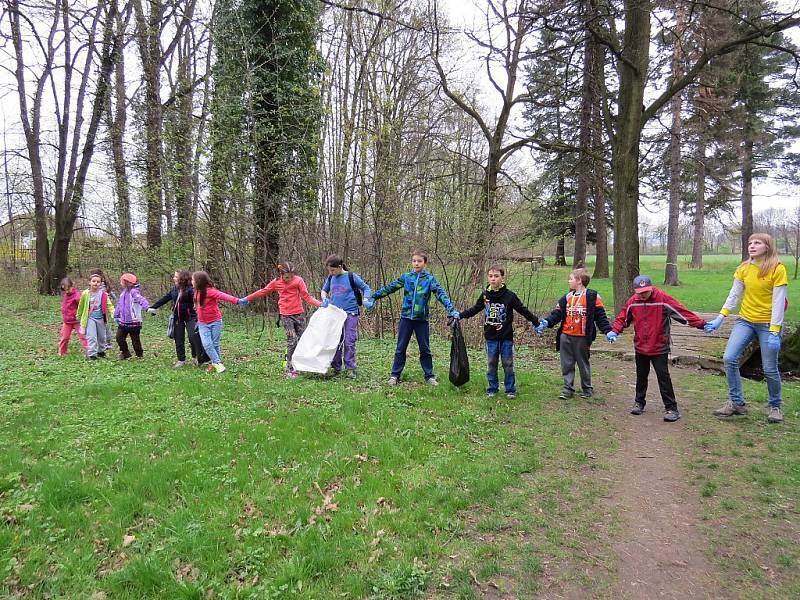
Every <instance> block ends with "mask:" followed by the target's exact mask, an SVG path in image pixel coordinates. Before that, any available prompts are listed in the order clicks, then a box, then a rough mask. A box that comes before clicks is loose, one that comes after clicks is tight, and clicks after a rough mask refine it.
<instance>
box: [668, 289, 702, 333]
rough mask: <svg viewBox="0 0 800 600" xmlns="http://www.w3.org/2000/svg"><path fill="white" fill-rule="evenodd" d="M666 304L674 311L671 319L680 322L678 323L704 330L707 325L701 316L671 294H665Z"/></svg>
mask: <svg viewBox="0 0 800 600" xmlns="http://www.w3.org/2000/svg"><path fill="white" fill-rule="evenodd" d="M664 303H665V304H667V305H668V306H669V307H670V308H671V309H672V310H673V312H672V314H670V318H671V319H673V320H675V321H678V323H685V324H687V325H688V326H689V327H694V328H696V329H702V328H703V326H704V325H705V324H706V321H705V320H704V319H703V318H702V317H701V316H700V315H698V314H697V313H695V312H692V311H690V310H689V309H688V308H686V307H685V306H684V305H683V304H681V303H680V302H678V301H677V300H676V299H675V298H673V297H672V296H670V295H669V294H664Z"/></svg>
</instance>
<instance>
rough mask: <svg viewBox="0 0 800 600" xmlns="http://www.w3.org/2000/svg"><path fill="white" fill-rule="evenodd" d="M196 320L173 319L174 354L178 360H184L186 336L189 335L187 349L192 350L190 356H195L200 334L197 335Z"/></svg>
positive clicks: (198, 346)
mask: <svg viewBox="0 0 800 600" xmlns="http://www.w3.org/2000/svg"><path fill="white" fill-rule="evenodd" d="M196 329H197V321H194V320H192V321H175V328H174V330H173V331H174V334H173V335H174V337H175V354H177V355H178V360H180V361H185V360H186V337H187V336H188V337H189V349H190V350H191V351H192V358H197V354H198V348H200V336H199V335H197V331H196Z"/></svg>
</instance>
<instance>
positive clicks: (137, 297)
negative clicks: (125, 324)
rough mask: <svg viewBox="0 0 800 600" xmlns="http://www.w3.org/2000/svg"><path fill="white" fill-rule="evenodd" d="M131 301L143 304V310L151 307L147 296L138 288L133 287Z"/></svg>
mask: <svg viewBox="0 0 800 600" xmlns="http://www.w3.org/2000/svg"><path fill="white" fill-rule="evenodd" d="M131 301H132V302H136V304H138V305H139V306H141V307H142V310H147V309H148V308H150V303H149V302H148V301H147V298H145V297H144V296H143V295H142V292H140V291H139V290H138V289H137V288H133V290H132V291H131Z"/></svg>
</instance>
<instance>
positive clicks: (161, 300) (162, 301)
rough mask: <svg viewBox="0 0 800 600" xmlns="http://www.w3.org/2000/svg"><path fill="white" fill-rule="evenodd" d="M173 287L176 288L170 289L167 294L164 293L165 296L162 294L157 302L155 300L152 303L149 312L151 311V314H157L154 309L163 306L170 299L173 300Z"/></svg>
mask: <svg viewBox="0 0 800 600" xmlns="http://www.w3.org/2000/svg"><path fill="white" fill-rule="evenodd" d="M173 289H174V288H172V289H170V290H169V291H168V292H167V293H166V294H164V295H163V296H161V298H159V299H158V300H156V301H155V302H153V303H152V304H151V305H150V308H149V309H148V312H150V313H151V314H155V313H154V312H153V311H154V310H156V309H158V308H161V307H162V306H164V305H165V304H166V303H167V302H169V301H170V300H172V290H173Z"/></svg>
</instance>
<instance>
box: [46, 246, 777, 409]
mask: <svg viewBox="0 0 800 600" xmlns="http://www.w3.org/2000/svg"><path fill="white" fill-rule="evenodd" d="M748 252H749V256H750V258H749V259H748V260H746V261H744V262H743V263H742V264H741V265H740V266H739V267H738V268H737V270H736V272H735V273H734V285H733V288H732V289H731V292H730V294H729V296H728V298H727V300H726V301H725V303H724V305H723V308H722V310H721V311H720V315H719V316H718V317H717V318H716V319H714V320H713V321H710V322H706V321H705V320H704V319H702V318H701V317H700V316H699V315H697V314H696V313H694V312H692V311H690V310H688V309H687V308H686V307H684V306H683V305H682V304H681V303H680V302H678V301H677V300H676V299H674V298H672V297H671V296H670V295H668V294H666V293H665V292H664V291H662V290H660V289H658V288H656V287H655V286H653V284H652V281H651V280H650V278H649V277H647V276H644V275H640V276H638V277H636V278H635V279H634V281H633V287H634V294H633V295H632V296H631V297H630V298H629V299H628V300H627V302H625V304H624V306H623V307H622V309H621V310H620V312H619V314H617V316H616V318H615V319H614V321H613V322H610V321H609V319H608V317H607V315H606V312H605V307H604V305H603V301H602V299H601V297H600V295H599V294H598V293H597V291H596V290H592V289H589V288H588V287H587V286H588V284H589V281H590V277H589V274H588V273H587V272H586V271H585V270H584V269H576V270H574V271H572V272H571V273H570V275H569V279H568V285H569V292H568V293H566V294H565V295H564V296H562V297H561V298H560V299H559V300H558V302H557V303H556V305H555V307H554V308H553V310H552V312H550V314H548V315H547V316H546V317H544V318H541V319H540V318H539V317H537V316H536V315H535V314H533V313H532V312H531V311H530V310H528V309H527V308H526V307H525V306H524V304H523V303H522V302H521V300H520V299H519V298H518V297H517V295H516V294H514V292H512V291H511V290H509V289H508V288H507V287H506V285H505V271H504V269H503V268H502V267H501V266H498V265H493V266H491V267H489V269H488V272H487V278H488V285H487V287H486V288H485V289H484V290H483V291H482V292H481V294H480V296H479V297H478V298H477V300H476V302H475V304H474V305H473V306H471V307H469V308H467V309H465V310H463V311H461V312H459V311H457V310H456V308H455V307H454V306H453V303H452V301H451V300H450V298H449V297H448V295H447V293H446V292H445V290H444V289H443V288H442V286H441V285H440V284H439V282H438V281H437V279H436V277H434V276H433V275H432V274H431V273H430V272H429V271H427V270H426V267H427V263H428V257H427V255H426V254H425V253H424V252H421V251H415V252H414V253H413V254H412V257H411V267H412V269H411V270H410V271H408V272H406V273H403V274H402V275H400V276H399V277H398V278H397V279H395V280H394V281H392V282H390V283H388V284H387V285H385V286H383V287H381V288H379V289H378V290H376V291H375V292H372V291H371V289H370V287H369V286H368V285H367V284H366V283H365V282H364V280H363V279H362V278H361V277H359V276H358V275H357V274H355V273H353V272H351V271H349V270H348V269H347V267H346V265H345V264H344V262H343V260H342V258H341V257H339V256H336V255H331V256H329V257H328V259H327V261H326V268H327V270H328V277H327V278H326V280H325V283H324V285H323V286H322V290H321V297H322V300H321V301H320V300H317V299H316V298H314V297H313V296H312V295H311V294H310V293H309V291H308V288H307V287H306V284H305V282H304V281H303V279H302V277H300V276H299V275H298V274H297V273H296V272H295V269H294V267H293V266H292V265H291V264H290V263H288V262H282V263H280V264H278V276H277V277H276V278H275V279H273V280H272V281H270V282H269V283H268V284H267V285H266V286H265V287H264V288H262V289H260V290H257V291H255V292H253V293H252V294H249V295H248V296H245V297H244V298H237V297H235V296H231V295H229V294H226V293H224V292H222V291H220V290H218V289H216V288H215V287H214V285H213V283H212V281H211V279H210V277H209V275H208V274H207V273H205V272H204V271H196V272H194V273H190V272H189V271H183V270H180V271H176V272H175V275H174V277H173V283H174V286H173V287H172V289H170V291H169V292H167V293H166V294H165V295H164V296H163V297H162V298H160V299H159V300H158V301H157V302H155V303H153V304H152V306H151V305H150V304H149V303H148V301H147V299H146V298H145V297H144V296H143V295H142V294H141V292H140V290H139V284H138V281H137V278H136V276H135V275H133V274H132V273H125V274H123V275H122V276H121V277H120V286H121V288H122V289H121V292H120V294H119V296H118V297H117V298H112V296H111V292H110V290H109V289H108V283H107V281H106V280H105V277H104V275H103V273H102V272H101V271H95V272H93V273H92V274H91V276H90V279H89V288H88V289H86V290H84V291H83V292H82V293H80V292H78V291H77V290H76V289H75V287H74V285H73V282H72V281H71V280H70V279H69V278H65V279H64V280H63V281H62V285H61V288H62V290H63V293H64V296H63V303H62V309H61V311H62V316H63V322H64V324H63V327H62V329H61V339H60V341H59V354H61V355H63V354H64V353H65V352H66V350H67V345H68V342H69V338H70V336H71V335H72V332H73V331H76V332H77V333H78V336H79V338H80V341H81V344H82V345H83V348H84V350H85V352H86V355H87V357H88V358H89V359H90V360H96V359H97V358H98V357H103V356H105V353H106V351H107V350H108V349H109V348H110V343H109V340H110V329H109V327H108V324H109V319H110V318H113V320H114V321H115V322H116V323H117V335H116V340H117V344H118V345H119V349H120V355H119V356H120V359H128V358H131V356H132V355H131V353H130V350H129V348H128V344H127V338H128V337H130V339H131V344H132V346H133V351H134V353H135V355H136V356H137V357H139V358H141V357H142V355H143V351H142V345H141V341H140V332H141V328H142V315H143V313H144V312H149V313H151V314H156V310H157V309H158V308H159V307H161V306H163V305H165V304H167V303H168V302H172V312H171V317H170V332H171V336H170V337H173V338H174V340H175V350H176V354H177V361H176V363H175V365H174V366H175V367H183V366H184V365H185V364H186V352H185V347H184V345H185V340H186V339H187V338H188V340H189V343H190V347H191V354H192V357H193V359H194V360H195V362H197V363H202V362H204V361H205V359H206V356H207V359H208V361H209V362H210V364H209V366H208V369H209V370H213V371H216V372H218V373H221V372H223V371H225V366H224V364H223V363H222V358H221V355H220V338H221V334H222V313H221V311H220V309H219V302H220V301H224V302H229V303H231V304H240V305H245V306H246V305H248V304H250V302H252V301H253V300H255V299H257V298H260V297H262V296H266V295H268V294H272V293H277V294H278V311H279V314H280V321H281V323H282V325H283V327H284V329H285V330H286V338H287V353H286V373H287V376H288V377H290V378H294V377H296V376H297V374H296V372H295V370H294V368H293V365H292V354H293V352H294V349H295V347H296V346H297V342H298V340H299V339H300V336H301V335H302V334H303V331H304V329H305V316H304V312H305V311H304V307H303V301H305V302H306V303H308V304H310V305H312V306H314V307H322V308H325V307H327V306H328V305H333V306H336V307H338V308H340V309H342V310H343V311H345V313H347V318H346V321H345V324H344V328H343V332H342V338H341V341H340V344H339V348H338V350H337V352H336V355H335V356H334V358H333V361H332V364H331V367H332V368H333V370H334V372H335V373H337V374H338V373H340V372H342V371H345V372H346V373H347V376H348V377H350V378H356V377H357V364H356V340H357V339H358V321H359V315H360V310H359V307H360V306H361V305H363V306H364V307H365V308H366V309H367V310H372V309H373V307H374V305H375V302H376V301H377V300H380V299H381V298H384V297H386V296H388V295H390V294H392V293H394V292H396V291H398V290H401V289H402V290H403V302H402V309H401V314H400V322H399V326H398V333H397V346H396V350H395V355H394V361H393V364H392V370H391V374H390V376H389V379H388V384H389V385H397V384H398V383H399V382H400V380H401V377H402V373H403V369H404V367H405V363H406V350H407V348H408V344H409V343H410V341H411V337H412V335H413V336H414V337H416V339H417V345H418V346H419V360H420V365H421V366H422V370H423V374H424V377H425V381H426V383H427V384H429V385H438V381H437V379H436V376H435V375H434V372H433V355H432V353H431V349H430V330H429V323H428V318H429V312H430V301H431V296H435V297H436V299H437V300H438V301H439V302H440V303H441V304H442V306H443V307H444V308H445V310H446V311H447V313H448V315H449V316H450V317H451V318H452V319H453V320H458V319H468V318H471V317H473V316H475V315H477V314H479V313H482V314H483V319H484V321H483V328H484V338H485V342H486V353H487V364H488V368H487V382H488V385H487V388H486V394H487V396H495V395H497V394H498V393H499V380H498V367H499V365H500V364H501V363H502V366H503V371H504V381H503V383H504V391H505V394H506V397H507V398H509V399H513V398H515V397H516V395H517V388H516V378H515V373H514V329H513V320H514V312H517V313H519V314H520V315H522V316H523V317H524V318H525V319H526V320H528V321H529V322H530V323H531V325H532V328H533V330H534V331H535V332H536V333H537V334H541V333H543V332H544V330H545V329H547V328H552V327H556V326H557V327H558V330H557V334H556V349H557V350H558V351H559V353H560V359H561V372H562V376H563V381H564V386H563V389H562V392H561V396H560V397H561V398H563V399H570V398H572V397H573V396H574V394H575V393H576V389H575V387H576V386H575V370H576V367H577V369H578V371H579V372H580V377H581V386H580V392H579V395H580V397H581V398H585V399H586V398H591V397H592V395H593V387H592V376H591V367H590V361H589V351H590V347H591V345H592V342H593V341H594V340H595V338H596V337H597V331H598V330H600V332H602V333H603V334H604V335H605V336H606V339H607V340H608V342H610V343H613V342H614V341H616V339H617V337H618V336H619V335H620V334H621V333H622V332H623V330H624V329H625V328H627V327H628V326H630V325H633V327H634V337H633V346H634V350H635V364H636V393H635V397H634V402H633V406H632V408H631V411H630V412H631V414H634V415H640V414H642V413H643V412H644V410H645V405H646V395H647V387H648V385H647V384H648V376H649V373H650V368H651V365H652V367H653V369H654V370H655V373H656V377H657V380H658V384H659V389H660V392H661V399H662V401H663V403H664V420H665V421H667V422H674V421H677V420H678V419H680V417H681V413H680V411H679V410H678V405H677V401H676V399H675V392H674V390H673V387H672V380H671V378H670V374H669V352H670V322H671V321H672V320H674V321H677V322H679V323H683V324H686V325H689V326H690V327H696V328H698V329H703V330H705V331H706V332H711V331H714V330H716V329H718V328H719V327H720V326H721V324H722V321H723V319H724V317H725V316H727V315H728V314H730V312H731V311H732V310H734V309H735V308H736V306H737V305H738V304H739V303H740V302H741V310H740V316H739V318H738V319H737V321H736V323H735V325H734V328H733V332H732V333H731V335H730V339H729V340H728V346H727V348H726V350H725V356H724V362H725V369H726V375H727V378H728V384H729V400H728V401H727V402H726V404H725V406H723V407H722V408H720V409H719V410H717V411H714V414H715V415H716V416H719V417H724V418H727V417H731V416H735V415H742V414H745V413H746V412H747V407H746V404H745V401H744V396H743V393H742V386H741V375H740V373H739V358H740V356H741V354H742V353H743V352H744V349H745V347H746V346H747V344H748V343H749V341H750V340H751V339H753V338H756V337H757V338H758V340H759V343H760V346H761V356H762V364H763V367H764V373H765V376H766V379H767V383H768V390H769V415H768V420H769V421H770V422H773V423H774V422H781V421H783V412H782V408H781V380H780V373H779V371H778V352H779V350H780V346H781V329H782V325H783V314H784V311H785V308H786V286H787V284H788V279H787V276H786V269H785V267H784V266H783V265H782V264H781V263H780V262H779V261H778V258H777V252H776V249H775V244H774V242H773V240H772V238H771V237H770V236H769V235H766V234H754V235H753V236H751V238H750V242H749V244H748ZM114 301H116V306H115V305H114V303H113V302H114Z"/></svg>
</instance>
